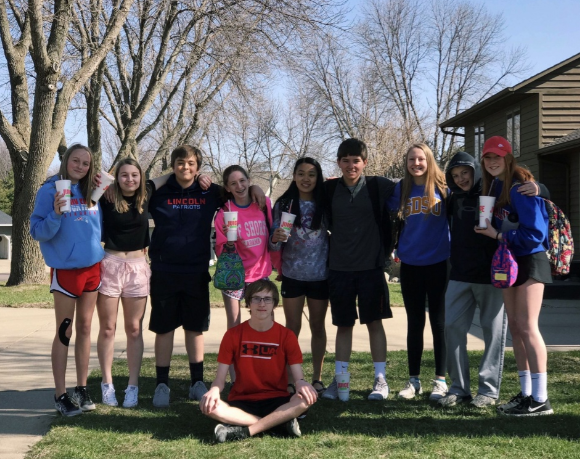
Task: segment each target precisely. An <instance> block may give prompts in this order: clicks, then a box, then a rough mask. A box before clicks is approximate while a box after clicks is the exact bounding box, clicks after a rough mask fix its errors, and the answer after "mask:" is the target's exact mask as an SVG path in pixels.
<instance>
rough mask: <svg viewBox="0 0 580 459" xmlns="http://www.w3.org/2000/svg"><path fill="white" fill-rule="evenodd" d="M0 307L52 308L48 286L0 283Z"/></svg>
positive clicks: (395, 287)
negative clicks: (12, 285) (13, 285)
mask: <svg viewBox="0 0 580 459" xmlns="http://www.w3.org/2000/svg"><path fill="white" fill-rule="evenodd" d="M209 272H210V274H211V275H212V276H213V274H214V272H215V266H212V267H210V269H209ZM276 276H277V273H273V274H272V275H271V276H270V279H272V280H273V281H274V282H275V283H276V285H278V288H280V282H277V281H276V280H275V279H276ZM389 292H390V296H391V305H392V306H402V305H403V297H402V296H401V285H400V284H389ZM209 296H210V303H211V305H212V307H223V305H224V303H223V299H222V293H221V291H220V290H217V289H215V288H214V286H213V283H210V286H209ZM0 307H11V308H52V307H53V302H52V294H51V293H50V292H49V287H48V285H19V286H16V287H6V282H1V283H0Z"/></svg>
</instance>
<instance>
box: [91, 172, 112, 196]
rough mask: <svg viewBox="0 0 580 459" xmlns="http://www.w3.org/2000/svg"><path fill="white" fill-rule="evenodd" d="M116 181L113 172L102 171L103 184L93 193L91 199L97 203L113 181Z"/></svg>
mask: <svg viewBox="0 0 580 459" xmlns="http://www.w3.org/2000/svg"><path fill="white" fill-rule="evenodd" d="M114 181H115V177H113V176H112V175H111V174H107V173H106V172H105V171H101V184H100V185H99V187H98V188H95V189H94V190H93V192H92V193H91V201H93V202H94V203H97V202H98V201H99V199H101V196H103V193H104V192H105V191H107V188H109V186H111V183H113V182H114Z"/></svg>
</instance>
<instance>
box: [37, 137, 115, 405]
mask: <svg viewBox="0 0 580 459" xmlns="http://www.w3.org/2000/svg"><path fill="white" fill-rule="evenodd" d="M94 173H95V171H94V163H93V155H92V153H91V151H90V149H89V148H87V147H85V146H83V145H78V144H77V145H73V146H72V147H70V148H69V149H68V150H67V151H66V153H65V154H64V156H63V158H62V162H61V166H60V171H59V173H58V175H55V176H54V177H51V178H49V179H48V180H47V181H46V182H45V183H44V185H42V187H41V188H40V190H39V191H38V193H37V195H36V203H35V205H34V211H33V212H32V216H31V217H30V234H31V235H32V237H33V239H35V240H37V241H39V242H40V250H41V252H42V255H43V256H44V260H45V262H46V264H47V265H48V266H50V268H51V270H50V274H51V283H50V291H51V293H52V294H53V295H54V312H55V316H56V334H55V337H54V340H53V343H52V354H51V355H52V373H53V376H54V383H55V386H56V394H55V397H54V400H55V408H56V409H57V410H58V411H59V412H60V413H61V414H62V415H63V416H75V415H77V414H81V412H82V411H90V410H94V409H95V404H94V403H93V402H92V400H91V398H90V396H89V393H88V392H87V387H86V386H87V374H88V370H89V356H90V352H91V335H90V333H91V320H92V317H93V311H94V309H95V302H96V300H97V290H98V289H99V287H100V285H101V273H100V261H101V260H102V258H103V256H104V251H103V248H102V247H101V215H100V211H99V206H98V204H95V205H94V206H92V203H91V202H90V195H91V191H92V183H93V176H94ZM59 177H60V178H62V179H65V180H70V181H71V211H70V212H66V213H63V212H62V211H61V210H60V209H61V207H62V206H63V205H64V204H65V200H64V192H63V193H58V192H57V191H56V185H55V182H56V181H57V180H58V179H59ZM75 314H76V321H75V333H76V339H75V363H76V372H77V386H76V387H75V390H74V394H73V396H72V399H71V397H69V395H68V393H67V391H66V384H65V373H66V362H67V356H68V345H69V339H70V336H71V334H72V326H71V325H72V322H73V319H74V318H75V317H74V316H75Z"/></svg>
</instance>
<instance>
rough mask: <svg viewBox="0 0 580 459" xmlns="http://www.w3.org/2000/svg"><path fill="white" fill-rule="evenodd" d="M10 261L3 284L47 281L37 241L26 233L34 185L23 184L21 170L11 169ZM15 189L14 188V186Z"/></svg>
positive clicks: (32, 203)
mask: <svg viewBox="0 0 580 459" xmlns="http://www.w3.org/2000/svg"><path fill="white" fill-rule="evenodd" d="M14 188H15V189H14V205H13V213H12V262H11V263H10V277H9V278H8V282H7V283H6V285H18V284H41V283H45V282H46V281H47V276H46V273H45V271H44V267H45V264H44V259H43V258H42V254H41V253H40V246H39V245H38V242H37V241H35V240H34V239H32V237H30V215H31V213H32V209H33V208H34V199H35V196H36V188H37V187H29V186H24V180H23V170H22V168H16V169H15V170H14ZM17 189H18V190H17Z"/></svg>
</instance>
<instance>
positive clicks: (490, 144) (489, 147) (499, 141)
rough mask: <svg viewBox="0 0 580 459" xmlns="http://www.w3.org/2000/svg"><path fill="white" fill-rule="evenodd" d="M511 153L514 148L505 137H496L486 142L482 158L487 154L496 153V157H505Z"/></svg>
mask: <svg viewBox="0 0 580 459" xmlns="http://www.w3.org/2000/svg"><path fill="white" fill-rule="evenodd" d="M511 152H512V146H511V145H510V143H509V142H508V141H507V140H506V139H504V138H503V137H501V136H499V135H496V136H493V137H490V138H489V139H487V140H486V141H485V143H484V144H483V151H482V152H481V154H482V156H485V155H486V154H487V153H495V154H496V155H498V156H502V157H503V156H505V155H507V154H508V153H511Z"/></svg>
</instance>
